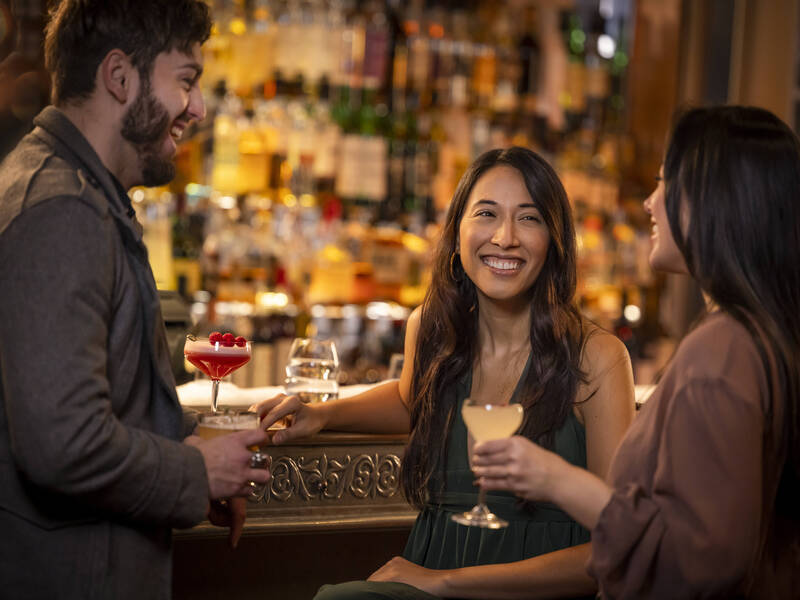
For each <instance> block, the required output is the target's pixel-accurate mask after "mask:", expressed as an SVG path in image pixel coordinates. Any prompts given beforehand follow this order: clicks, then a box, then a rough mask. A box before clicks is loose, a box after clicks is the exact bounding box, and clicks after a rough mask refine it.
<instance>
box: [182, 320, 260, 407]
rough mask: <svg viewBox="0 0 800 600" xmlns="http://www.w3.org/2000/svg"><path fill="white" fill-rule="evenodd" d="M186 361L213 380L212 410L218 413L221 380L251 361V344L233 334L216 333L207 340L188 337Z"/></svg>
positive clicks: (185, 347)
mask: <svg viewBox="0 0 800 600" xmlns="http://www.w3.org/2000/svg"><path fill="white" fill-rule="evenodd" d="M183 354H184V355H185V356H186V360H188V361H189V362H190V363H192V364H193V365H194V366H195V367H197V368H198V369H200V370H201V371H202V372H203V373H205V374H206V375H208V376H209V377H210V378H211V382H212V387H211V409H212V410H213V411H214V412H217V393H218V391H219V380H220V379H222V378H223V377H225V376H226V375H229V374H230V373H232V372H233V371H235V370H236V369H238V368H239V367H241V366H242V365H244V364H245V363H247V362H248V361H249V360H250V356H251V349H250V342H248V341H247V340H245V339H244V338H243V337H237V338H235V337H234V336H233V334H231V333H226V334H225V335H222V334H220V333H217V332H214V333H212V334H211V335H209V336H208V337H207V338H196V337H194V336H193V335H187V336H186V344H185V345H184V347H183Z"/></svg>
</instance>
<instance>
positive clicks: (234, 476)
mask: <svg viewBox="0 0 800 600" xmlns="http://www.w3.org/2000/svg"><path fill="white" fill-rule="evenodd" d="M267 439H268V436H267V433H266V432H265V431H264V430H262V429H248V430H247V431H237V432H235V433H231V434H228V435H221V436H218V437H215V438H213V439H209V440H204V439H202V438H200V437H198V436H195V435H192V436H189V437H187V438H186V439H185V440H184V442H185V443H187V444H190V445H192V446H195V447H196V448H197V449H198V450H200V453H201V454H202V455H203V460H204V461H205V463H206V473H207V474H208V486H209V497H210V498H211V500H217V499H220V498H231V497H233V496H246V495H247V494H249V493H250V482H251V481H253V482H255V483H262V484H263V483H267V482H268V481H269V479H270V476H271V475H270V472H269V469H253V468H251V467H250V457H251V456H252V455H253V452H252V450H250V449H249V448H250V447H252V446H258V445H259V444H263V443H265V442H266V441H267Z"/></svg>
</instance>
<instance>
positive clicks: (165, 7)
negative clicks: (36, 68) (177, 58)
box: [44, 0, 211, 105]
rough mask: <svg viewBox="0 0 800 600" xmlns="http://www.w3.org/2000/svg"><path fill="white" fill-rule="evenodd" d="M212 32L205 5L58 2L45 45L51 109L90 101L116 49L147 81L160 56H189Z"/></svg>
mask: <svg viewBox="0 0 800 600" xmlns="http://www.w3.org/2000/svg"><path fill="white" fill-rule="evenodd" d="M210 33H211V16H210V14H209V9H208V6H207V5H206V3H205V2H203V1H202V0H61V1H57V0H54V1H53V4H52V7H51V10H50V18H49V21H48V23H47V27H46V29H45V42H44V55H45V64H46V66H47V70H48V71H50V75H51V77H52V94H51V95H52V101H53V104H56V105H62V104H64V103H65V102H69V101H75V100H78V101H79V100H81V99H85V98H87V97H89V95H91V93H92V91H93V90H94V86H95V77H96V75H97V68H98V67H99V66H100V63H101V62H102V61H103V59H104V58H105V57H106V55H107V54H108V53H109V52H110V51H111V50H113V49H114V48H119V49H120V50H122V51H123V52H125V53H126V54H127V55H128V56H129V57H130V58H131V61H132V62H133V64H134V66H135V67H136V68H137V69H138V71H139V73H140V75H141V77H142V78H143V79H144V80H145V81H149V79H150V73H151V71H152V68H153V63H154V61H155V59H156V57H157V56H158V55H159V54H161V53H162V52H170V51H172V50H175V49H178V50H182V51H184V52H189V50H190V49H191V47H192V45H193V44H195V43H199V44H202V43H203V42H205V41H206V40H207V39H208V36H209V35H210Z"/></svg>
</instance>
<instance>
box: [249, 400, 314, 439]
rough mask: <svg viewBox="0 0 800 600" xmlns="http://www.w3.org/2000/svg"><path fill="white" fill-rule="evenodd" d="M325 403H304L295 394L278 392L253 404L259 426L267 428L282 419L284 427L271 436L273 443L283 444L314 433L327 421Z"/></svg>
mask: <svg viewBox="0 0 800 600" xmlns="http://www.w3.org/2000/svg"><path fill="white" fill-rule="evenodd" d="M326 408H328V407H326V405H325V404H304V403H303V402H302V401H301V400H300V398H298V397H297V396H287V395H285V394H278V395H277V396H275V397H274V398H271V399H269V400H265V401H264V402H261V403H260V404H258V405H256V406H255V410H256V411H257V412H258V416H259V417H261V428H262V429H267V428H269V427H270V426H271V425H274V424H275V423H277V422H278V421H280V420H282V419H284V420H285V423H286V428H285V429H280V430H278V431H276V432H275V434H274V435H273V436H272V443H273V444H284V443H286V442H288V441H290V440H294V439H297V438H300V437H308V436H310V435H314V434H315V433H317V432H318V431H319V430H321V429H322V428H324V427H325V424H326V423H327V414H326Z"/></svg>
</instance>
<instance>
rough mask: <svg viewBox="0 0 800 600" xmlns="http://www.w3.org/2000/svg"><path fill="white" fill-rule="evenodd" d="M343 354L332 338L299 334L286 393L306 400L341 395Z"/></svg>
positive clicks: (287, 367) (290, 364) (331, 398)
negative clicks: (340, 374) (340, 381)
mask: <svg viewBox="0 0 800 600" xmlns="http://www.w3.org/2000/svg"><path fill="white" fill-rule="evenodd" d="M338 373H339V355H338V354H337V352H336V344H334V343H333V341H332V340H315V339H310V338H297V339H295V340H294V342H292V347H291V349H290V350H289V360H288V362H287V363H286V393H287V394H289V395H295V396H298V397H299V398H300V400H302V401H303V402H306V403H316V402H328V401H330V400H335V399H336V398H338V397H339V382H338V381H337V380H336V376H337V375H338Z"/></svg>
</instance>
